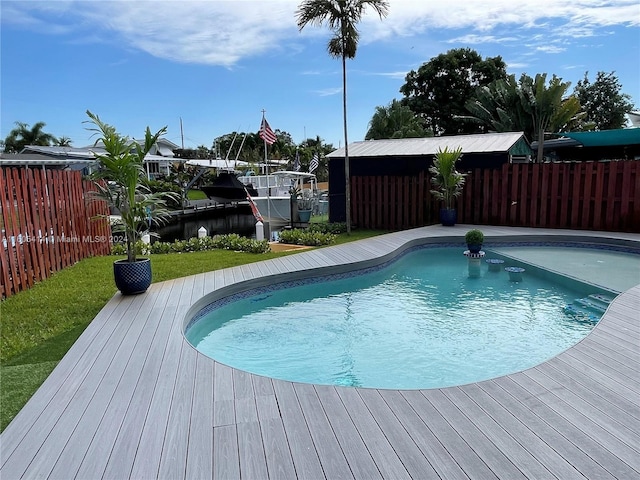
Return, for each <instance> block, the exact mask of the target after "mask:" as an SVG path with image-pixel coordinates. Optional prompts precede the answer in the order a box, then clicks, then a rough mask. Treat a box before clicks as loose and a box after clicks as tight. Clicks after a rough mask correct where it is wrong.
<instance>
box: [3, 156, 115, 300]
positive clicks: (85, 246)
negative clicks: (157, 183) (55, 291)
mask: <svg viewBox="0 0 640 480" xmlns="http://www.w3.org/2000/svg"><path fill="white" fill-rule="evenodd" d="M92 190H94V187H93V184H92V183H91V182H89V181H86V180H83V179H82V175H81V173H80V172H77V171H61V170H47V171H43V170H40V169H31V168H2V169H0V233H1V237H0V241H1V242H2V243H1V244H0V294H1V295H2V298H6V297H9V296H11V295H13V294H15V293H17V292H19V291H22V290H25V289H27V288H29V287H31V286H33V284H34V283H35V282H38V281H40V280H44V279H45V278H47V277H49V276H50V275H51V274H52V273H55V272H57V271H59V270H61V269H63V268H65V267H67V266H69V265H73V264H74V263H76V262H78V261H79V260H82V259H83V258H87V257H91V256H96V255H108V254H109V252H110V250H111V230H110V227H109V222H108V220H107V219H105V218H98V217H99V216H100V215H108V213H109V210H108V208H107V205H106V204H105V203H104V202H98V201H89V195H90V194H89V192H91V191H92Z"/></svg>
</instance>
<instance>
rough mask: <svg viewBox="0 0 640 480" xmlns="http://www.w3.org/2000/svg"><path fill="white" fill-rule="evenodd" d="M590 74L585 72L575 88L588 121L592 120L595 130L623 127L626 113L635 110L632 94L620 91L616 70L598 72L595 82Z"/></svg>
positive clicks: (620, 86) (575, 93)
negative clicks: (591, 79)
mask: <svg viewBox="0 0 640 480" xmlns="http://www.w3.org/2000/svg"><path fill="white" fill-rule="evenodd" d="M588 74H589V72H586V73H585V74H584V79H583V80H580V81H579V82H578V83H577V84H576V88H575V89H574V95H576V96H577V97H578V99H579V100H580V105H581V106H582V109H583V110H584V112H585V115H586V121H587V122H591V124H592V128H593V129H594V130H612V129H617V128H623V127H624V126H625V124H626V122H627V119H626V116H625V114H627V113H629V112H631V111H632V110H633V103H631V96H629V95H627V94H626V93H621V92H620V90H621V89H622V85H621V84H620V82H619V80H618V77H616V76H615V75H614V72H611V73H605V72H598V74H597V75H596V79H595V81H594V82H593V83H591V82H590V81H589V78H588Z"/></svg>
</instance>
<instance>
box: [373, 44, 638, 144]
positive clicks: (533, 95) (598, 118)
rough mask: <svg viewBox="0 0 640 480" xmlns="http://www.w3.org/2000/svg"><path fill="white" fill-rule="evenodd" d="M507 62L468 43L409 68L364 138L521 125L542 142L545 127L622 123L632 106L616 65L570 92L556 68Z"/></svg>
mask: <svg viewBox="0 0 640 480" xmlns="http://www.w3.org/2000/svg"><path fill="white" fill-rule="evenodd" d="M506 67H507V66H506V64H505V62H504V61H503V60H502V58H501V57H500V56H497V57H487V58H484V59H483V58H482V57H481V55H480V54H479V53H478V52H476V51H475V50H472V49H469V48H458V49H452V50H449V51H448V52H446V53H443V54H440V55H438V56H437V57H434V58H432V59H431V60H430V61H428V62H425V63H424V64H423V65H422V66H420V68H418V69H417V70H411V71H410V72H409V73H408V74H407V75H406V77H405V83H404V85H402V87H401V88H400V93H402V94H403V98H402V99H400V100H396V99H394V100H392V101H391V103H389V104H388V105H387V106H379V107H376V111H375V113H374V114H373V117H372V118H371V121H370V122H369V129H368V131H367V134H366V136H365V138H366V139H382V138H406V137H426V136H441V135H460V134H471V133H486V132H507V131H523V132H524V133H525V136H526V137H527V139H528V140H529V141H534V140H537V141H538V142H539V145H541V144H542V143H543V142H544V136H545V135H546V134H554V133H562V132H569V131H588V130H610V129H617V128H622V127H624V126H625V124H626V121H627V120H626V114H627V113H629V112H631V111H632V110H633V109H634V105H633V104H632V103H631V97H630V96H629V95H627V94H625V93H622V92H621V90H622V85H621V84H620V82H619V80H618V78H617V76H616V75H615V72H610V73H606V72H598V73H597V74H596V78H595V80H594V81H593V82H591V81H590V80H589V72H585V75H584V78H583V79H582V80H580V81H579V82H578V83H577V84H576V86H575V88H574V90H573V92H572V93H569V87H570V85H571V82H563V81H562V78H560V77H558V76H556V75H552V76H551V78H548V76H547V73H539V74H536V75H535V76H534V77H531V76H529V75H528V74H526V73H523V74H522V75H521V76H520V78H518V79H516V77H515V75H508V74H507V71H506ZM538 153H539V155H541V154H542V149H539V152H538Z"/></svg>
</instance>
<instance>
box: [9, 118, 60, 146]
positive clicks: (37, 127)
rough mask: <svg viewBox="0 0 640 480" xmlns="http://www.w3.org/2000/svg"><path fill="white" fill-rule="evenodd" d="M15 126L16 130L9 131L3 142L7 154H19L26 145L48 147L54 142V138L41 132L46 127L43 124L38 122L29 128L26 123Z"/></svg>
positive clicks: (18, 123) (17, 123)
mask: <svg viewBox="0 0 640 480" xmlns="http://www.w3.org/2000/svg"><path fill="white" fill-rule="evenodd" d="M15 124H16V128H14V129H13V130H11V131H10V132H9V135H7V138H5V140H4V144H5V152H7V153H19V152H21V151H22V149H23V148H24V147H25V146H27V145H41V146H49V145H51V144H52V143H54V142H55V141H56V137H54V136H53V135H51V134H49V133H45V132H44V131H43V130H42V129H43V128H44V127H45V126H46V123H44V122H38V123H36V124H34V125H33V127H31V128H29V124H28V123H24V122H16V123H15Z"/></svg>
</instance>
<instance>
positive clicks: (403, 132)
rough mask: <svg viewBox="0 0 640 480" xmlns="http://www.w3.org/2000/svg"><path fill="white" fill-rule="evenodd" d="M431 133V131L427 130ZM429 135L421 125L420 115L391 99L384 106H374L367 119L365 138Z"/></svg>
mask: <svg viewBox="0 0 640 480" xmlns="http://www.w3.org/2000/svg"><path fill="white" fill-rule="evenodd" d="M429 133H431V132H429ZM426 136H430V135H428V134H427V132H426V131H425V129H424V128H423V127H422V122H421V120H420V117H418V116H417V115H416V114H415V113H413V112H412V111H411V109H410V108H409V107H408V106H406V105H403V104H402V103H401V102H399V101H398V100H395V99H394V100H392V101H391V103H390V104H389V105H388V106H386V107H376V112H375V113H374V114H373V117H371V120H370V121H369V130H368V131H367V134H366V135H365V137H364V139H365V140H378V139H381V138H417V137H426Z"/></svg>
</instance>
